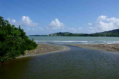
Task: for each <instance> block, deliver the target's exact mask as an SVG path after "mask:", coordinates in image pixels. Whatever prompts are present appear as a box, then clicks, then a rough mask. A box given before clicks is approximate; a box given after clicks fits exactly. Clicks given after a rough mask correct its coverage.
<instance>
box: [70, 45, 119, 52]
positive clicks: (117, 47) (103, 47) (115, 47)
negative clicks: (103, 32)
mask: <svg viewBox="0 0 119 79" xmlns="http://www.w3.org/2000/svg"><path fill="white" fill-rule="evenodd" d="M70 45H71V46H77V47H82V48H87V49H93V50H101V51H108V52H119V44H70Z"/></svg>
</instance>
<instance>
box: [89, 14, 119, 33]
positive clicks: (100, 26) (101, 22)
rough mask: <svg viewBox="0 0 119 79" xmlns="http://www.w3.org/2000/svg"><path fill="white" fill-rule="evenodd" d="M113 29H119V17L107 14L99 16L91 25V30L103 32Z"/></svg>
mask: <svg viewBox="0 0 119 79" xmlns="http://www.w3.org/2000/svg"><path fill="white" fill-rule="evenodd" d="M90 25H91V24H90ZM113 29H119V18H115V17H111V18H107V16H104V15H102V16H99V17H98V19H97V20H96V22H95V23H92V25H91V27H89V30H90V31H91V32H102V31H109V30H113Z"/></svg>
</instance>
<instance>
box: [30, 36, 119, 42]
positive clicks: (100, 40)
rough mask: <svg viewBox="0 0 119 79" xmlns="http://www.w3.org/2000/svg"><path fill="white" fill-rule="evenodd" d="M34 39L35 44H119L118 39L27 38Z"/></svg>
mask: <svg viewBox="0 0 119 79" xmlns="http://www.w3.org/2000/svg"><path fill="white" fill-rule="evenodd" d="M29 38H30V39H32V38H34V40H35V41H36V42H37V43H42V42H43V43H56V44H69V43H79V44H100V43H108V44H111V43H119V37H68V36H29Z"/></svg>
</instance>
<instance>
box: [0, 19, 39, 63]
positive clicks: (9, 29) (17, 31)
mask: <svg viewBox="0 0 119 79" xmlns="http://www.w3.org/2000/svg"><path fill="white" fill-rule="evenodd" d="M36 47H37V44H36V43H35V42H34V41H33V40H30V39H29V38H28V37H27V36H26V34H25V32H24V30H23V29H21V28H20V26H19V28H17V27H15V26H14V25H11V24H10V23H9V22H8V21H7V20H4V19H3V17H0V62H5V61H8V60H9V59H11V58H15V57H17V56H20V55H24V54H25V50H33V49H35V48H36Z"/></svg>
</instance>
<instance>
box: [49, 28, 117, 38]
mask: <svg viewBox="0 0 119 79" xmlns="http://www.w3.org/2000/svg"><path fill="white" fill-rule="evenodd" d="M49 36H101V37H106V36H107V37H119V29H115V30H111V31H105V32H100V33H92V34H84V33H70V32H58V33H53V34H49Z"/></svg>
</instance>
